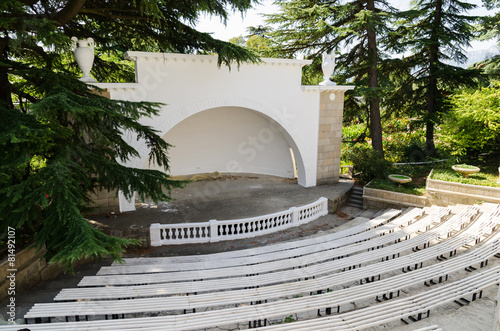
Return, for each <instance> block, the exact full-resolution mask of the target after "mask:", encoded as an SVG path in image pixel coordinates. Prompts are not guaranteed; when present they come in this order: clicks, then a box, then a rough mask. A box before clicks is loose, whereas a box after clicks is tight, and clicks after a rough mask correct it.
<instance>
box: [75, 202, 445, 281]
mask: <svg viewBox="0 0 500 331" xmlns="http://www.w3.org/2000/svg"><path fill="white" fill-rule="evenodd" d="M449 212H450V210H449V209H448V208H440V209H437V210H436V211H435V212H434V213H433V214H431V215H428V216H427V217H424V218H423V219H421V220H420V221H418V222H415V223H413V224H411V225H409V226H407V227H406V228H392V230H391V231H392V233H390V234H385V235H383V236H379V237H377V238H375V239H372V240H369V239H370V237H372V235H370V236H367V238H364V240H363V241H359V237H358V236H357V235H354V236H351V237H349V238H352V239H353V241H355V242H354V243H351V244H350V245H347V244H346V243H345V242H340V243H335V242H332V243H330V244H327V243H324V244H321V245H318V247H319V249H322V248H324V247H325V246H327V247H329V248H330V250H328V251H320V252H317V253H314V254H309V255H302V256H297V257H294V258H290V259H287V260H277V261H271V262H267V263H255V264H250V265H242V266H232V267H231V268H229V267H221V268H217V269H208V270H192V271H179V272H168V273H165V272H162V273H160V272H159V273H149V274H125V275H97V276H87V277H84V278H83V279H82V280H81V281H80V283H79V284H78V286H80V287H85V286H109V285H134V284H148V283H166V282H185V281H188V280H197V281H199V280H208V279H220V278H225V277H238V276H246V275H255V274H263V273H269V272H279V271H282V270H290V269H293V268H301V267H304V266H311V265H313V264H320V263H321V262H325V261H330V260H333V259H334V258H341V257H345V256H349V255H352V254H355V253H359V252H362V251H367V250H370V249H373V248H376V247H381V246H384V245H387V244H390V243H393V242H395V241H397V240H400V239H401V238H405V237H408V238H409V237H410V236H411V235H412V234H416V233H417V232H419V231H425V229H426V228H428V227H430V226H431V225H433V224H434V223H436V222H440V221H441V219H442V218H443V217H445V216H447V215H448V214H449ZM383 227H385V226H381V227H380V228H383ZM379 235H380V234H379ZM396 253H397V252H395V254H396ZM282 255H284V254H282ZM223 261H226V260H223ZM227 261H228V262H229V261H230V260H227ZM313 275H314V274H313Z"/></svg>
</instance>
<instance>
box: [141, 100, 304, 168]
mask: <svg viewBox="0 0 500 331" xmlns="http://www.w3.org/2000/svg"><path fill="white" fill-rule="evenodd" d="M163 138H164V139H165V141H167V142H168V143H169V144H171V145H173V147H171V148H170V151H169V158H170V171H171V174H172V175H174V176H177V175H190V174H197V173H205V172H214V171H219V172H231V173H235V172H236V173H237V172H243V173H258V174H266V175H274V176H280V177H286V178H294V175H295V172H294V164H293V161H292V156H291V153H290V145H289V144H288V141H287V139H286V137H285V134H284V133H283V132H282V129H281V130H280V127H279V126H277V125H276V123H275V122H274V121H272V120H270V119H269V118H266V117H265V116H263V115H262V114H260V113H257V112H255V111H253V110H250V109H248V108H237V107H220V108H213V109H209V110H205V111H202V112H200V113H198V114H195V115H193V116H190V117H188V118H187V119H185V120H183V121H182V122H180V123H179V124H177V125H176V126H174V127H173V128H172V129H171V130H169V131H168V132H167V133H166V134H165V135H164V136H163ZM147 167H150V166H149V162H147V161H146V163H145V165H144V168H147ZM151 168H155V167H154V165H153V166H151Z"/></svg>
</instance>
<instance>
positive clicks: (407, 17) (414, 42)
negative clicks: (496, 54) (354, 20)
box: [385, 0, 480, 156]
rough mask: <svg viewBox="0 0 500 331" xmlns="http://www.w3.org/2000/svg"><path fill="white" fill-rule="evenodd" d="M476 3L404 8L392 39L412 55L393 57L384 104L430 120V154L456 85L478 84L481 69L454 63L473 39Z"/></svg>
mask: <svg viewBox="0 0 500 331" xmlns="http://www.w3.org/2000/svg"><path fill="white" fill-rule="evenodd" d="M474 7H475V5H473V4H470V3H467V2H463V1H457V0H443V1H433V0H419V1H415V2H413V3H412V8H411V9H409V10H407V11H405V12H401V13H399V17H400V20H399V21H398V22H397V29H396V30H395V31H394V33H392V34H391V35H390V38H388V42H389V44H390V45H392V48H393V49H394V50H395V51H396V52H405V51H408V50H411V54H410V55H408V56H405V57H404V58H402V59H399V60H394V61H392V68H393V72H394V74H393V75H391V82H392V84H393V86H394V88H393V89H391V90H390V92H391V93H390V94H389V95H388V98H387V99H386V100H385V105H386V107H387V109H388V111H389V112H396V113H400V112H404V113H406V114H414V113H416V114H417V115H418V116H419V117H420V118H421V119H422V121H424V122H425V123H426V154H427V155H430V156H433V155H434V154H435V143H434V129H435V128H434V127H435V124H439V123H440V122H441V117H442V114H443V113H446V112H447V110H448V107H447V103H446V99H447V98H448V96H449V95H451V94H452V93H453V91H455V90H456V89H457V88H460V87H464V86H473V85H475V84H476V81H475V78H477V77H478V76H479V74H480V73H479V71H477V70H473V69H463V68H460V67H457V66H453V65H451V64H449V62H450V61H456V62H458V63H464V62H465V61H466V59H467V58H466V55H465V52H464V48H465V47H468V46H469V45H470V41H471V39H472V38H473V36H474V34H473V31H474V30H473V26H472V23H474V22H475V21H476V18H475V17H471V16H468V15H466V13H467V11H469V10H471V9H473V8H474Z"/></svg>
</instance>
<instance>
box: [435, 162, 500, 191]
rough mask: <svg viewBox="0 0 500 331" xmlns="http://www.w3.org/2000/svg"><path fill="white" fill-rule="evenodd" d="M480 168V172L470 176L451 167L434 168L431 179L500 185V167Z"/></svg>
mask: <svg viewBox="0 0 500 331" xmlns="http://www.w3.org/2000/svg"><path fill="white" fill-rule="evenodd" d="M480 168H481V171H480V172H477V173H475V174H471V175H469V177H464V176H462V175H461V174H460V173H458V172H456V171H454V170H452V169H451V168H440V169H434V171H433V172H432V176H431V179H436V180H443V181H446V182H454V183H461V184H470V185H481V186H492V187H500V183H498V168H495V167H493V166H490V167H488V166H485V167H480Z"/></svg>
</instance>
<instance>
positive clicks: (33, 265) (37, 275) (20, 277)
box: [0, 245, 64, 301]
mask: <svg viewBox="0 0 500 331" xmlns="http://www.w3.org/2000/svg"><path fill="white" fill-rule="evenodd" d="M44 254H45V249H42V250H40V251H37V249H36V248H35V247H34V246H33V245H31V246H29V247H27V248H25V249H23V250H21V251H20V252H18V253H17V254H16V260H15V269H16V272H15V281H16V288H15V291H16V292H21V291H26V290H29V289H30V288H31V287H33V286H34V285H35V284H37V283H38V282H40V281H42V280H48V279H53V278H55V277H57V276H58V275H59V274H61V273H62V272H63V271H64V266H62V265H60V264H58V263H47V262H46V261H45V259H44V258H43V255H44ZM8 269H12V268H10V267H9V265H8V260H7V259H5V260H3V261H2V262H1V263H0V301H2V300H3V299H5V298H7V296H8V291H7V290H8V288H9V285H10V284H9V281H8V280H9V279H8V278H7V276H8V275H9V273H10V271H8Z"/></svg>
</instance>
